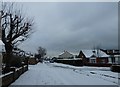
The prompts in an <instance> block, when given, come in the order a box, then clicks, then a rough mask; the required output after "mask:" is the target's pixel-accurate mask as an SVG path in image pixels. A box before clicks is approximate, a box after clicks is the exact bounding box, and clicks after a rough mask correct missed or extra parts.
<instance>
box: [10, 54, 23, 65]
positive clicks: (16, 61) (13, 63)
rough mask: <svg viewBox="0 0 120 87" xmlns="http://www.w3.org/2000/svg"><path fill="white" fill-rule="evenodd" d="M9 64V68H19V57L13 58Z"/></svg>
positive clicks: (20, 63)
mask: <svg viewBox="0 0 120 87" xmlns="http://www.w3.org/2000/svg"><path fill="white" fill-rule="evenodd" d="M10 63H11V67H21V66H22V61H21V57H18V56H13V57H12V59H11V62H10Z"/></svg>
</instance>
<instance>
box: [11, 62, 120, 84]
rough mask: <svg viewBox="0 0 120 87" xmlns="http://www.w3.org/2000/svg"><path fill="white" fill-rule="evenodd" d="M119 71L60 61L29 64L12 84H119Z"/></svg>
mask: <svg viewBox="0 0 120 87" xmlns="http://www.w3.org/2000/svg"><path fill="white" fill-rule="evenodd" d="M118 79H120V78H118V73H114V72H111V71H110V68H108V67H75V66H70V65H65V64H58V63H43V64H42V63H38V64H37V65H29V70H28V71H27V72H25V73H24V74H23V75H21V76H20V77H19V78H18V79H17V80H16V81H15V82H14V83H12V84H11V85H118Z"/></svg>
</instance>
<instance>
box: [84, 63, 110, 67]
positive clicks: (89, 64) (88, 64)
mask: <svg viewBox="0 0 120 87" xmlns="http://www.w3.org/2000/svg"><path fill="white" fill-rule="evenodd" d="M84 65H85V66H94V67H110V66H111V65H112V64H103V63H86V64H84Z"/></svg>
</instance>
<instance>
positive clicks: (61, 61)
mask: <svg viewBox="0 0 120 87" xmlns="http://www.w3.org/2000/svg"><path fill="white" fill-rule="evenodd" d="M54 62H57V63H63V64H69V65H73V66H83V62H82V60H55V61H54Z"/></svg>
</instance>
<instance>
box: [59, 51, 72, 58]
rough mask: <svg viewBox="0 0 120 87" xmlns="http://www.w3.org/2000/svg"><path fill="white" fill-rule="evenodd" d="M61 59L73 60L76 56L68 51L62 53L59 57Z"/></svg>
mask: <svg viewBox="0 0 120 87" xmlns="http://www.w3.org/2000/svg"><path fill="white" fill-rule="evenodd" d="M58 58H59V59H73V58H74V55H73V54H71V53H69V52H68V51H64V52H63V53H61V54H60V55H59V57H58Z"/></svg>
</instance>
